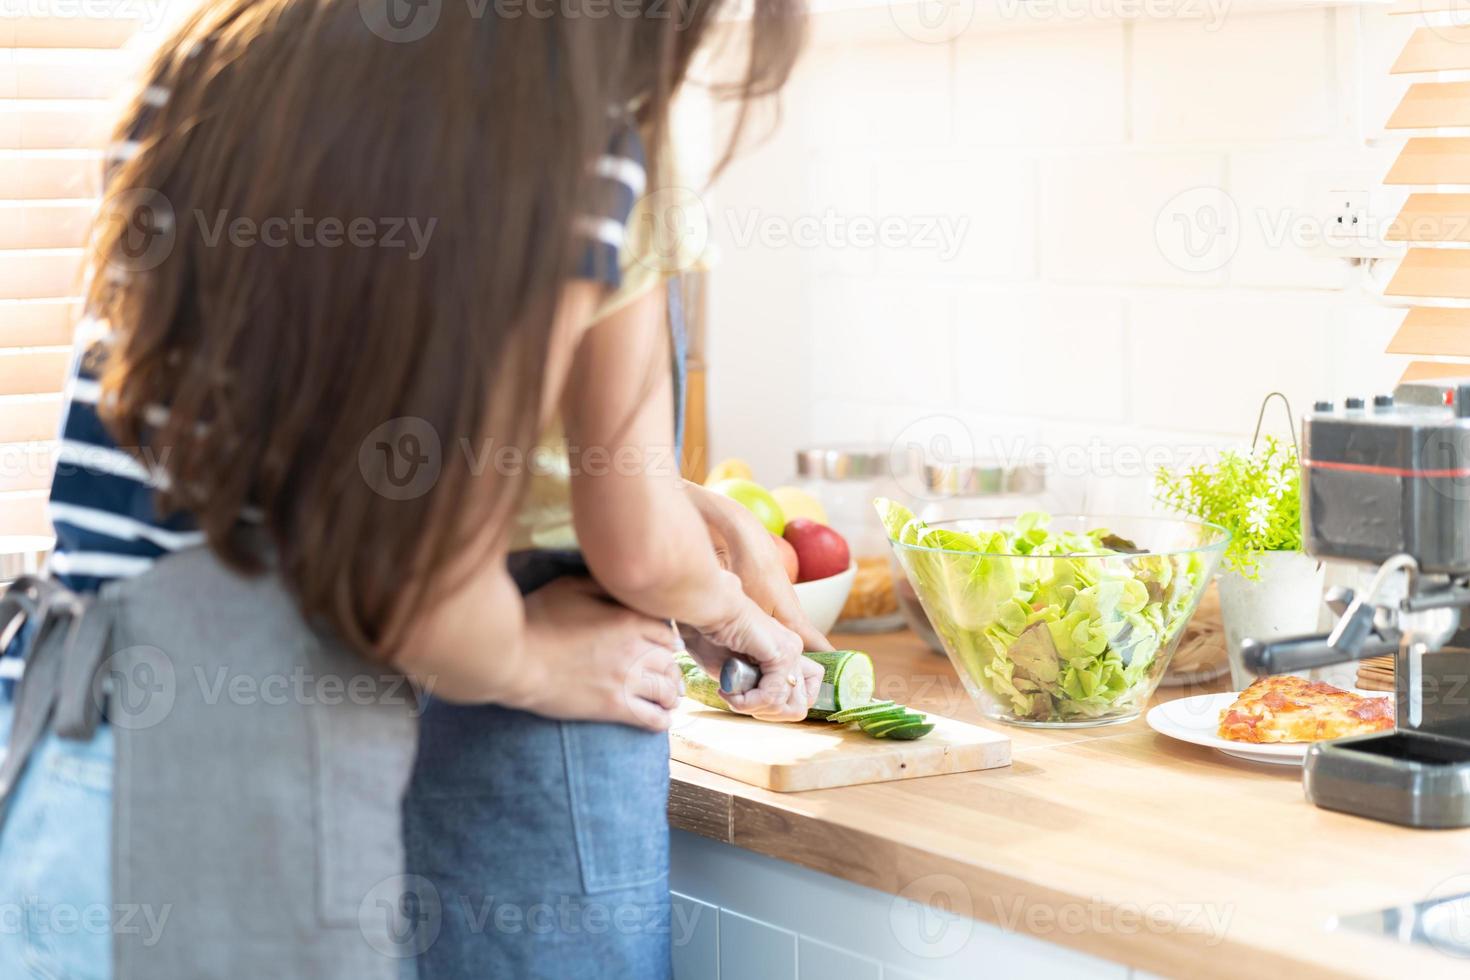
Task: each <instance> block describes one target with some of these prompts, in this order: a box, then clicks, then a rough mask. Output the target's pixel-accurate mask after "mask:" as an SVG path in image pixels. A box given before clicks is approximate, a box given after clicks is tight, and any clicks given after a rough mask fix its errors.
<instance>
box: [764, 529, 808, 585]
mask: <svg viewBox="0 0 1470 980" xmlns="http://www.w3.org/2000/svg"><path fill="white" fill-rule="evenodd" d="M771 540H773V541H775V542H776V550H777V551H779V552H781V564H782V565H784V566H786V577H787V578H789V579H790V580H791V581H793V582H795V581H796V576H797V574H798V570H799V569H800V567H801V566H800V563H798V562H797V560H796V549H795V548H793V547H791V542H790V541H787V540H786V539H785V538H783V537H781V536H780V535H779V534H773V535H771Z"/></svg>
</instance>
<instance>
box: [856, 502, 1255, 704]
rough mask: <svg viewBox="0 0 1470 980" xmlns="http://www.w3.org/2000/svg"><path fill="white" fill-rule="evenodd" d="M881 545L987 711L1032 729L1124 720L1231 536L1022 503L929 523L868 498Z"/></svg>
mask: <svg viewBox="0 0 1470 980" xmlns="http://www.w3.org/2000/svg"><path fill="white" fill-rule="evenodd" d="M879 509H880V511H881V512H883V517H884V523H885V526H887V527H888V529H889V544H890V545H891V547H892V548H893V552H894V556H895V558H896V559H897V560H898V563H899V564H900V565H901V566H902V568H903V571H904V575H905V576H906V577H907V579H908V582H909V584H910V585H912V586H913V590H914V592H915V594H916V595H917V596H918V599H919V602H920V604H921V605H922V606H923V609H924V612H925V613H926V614H927V616H928V618H929V622H930V623H931V624H932V625H933V627H934V631H935V633H937V634H938V636H939V640H940V642H941V643H942V644H943V645H944V650H945V653H946V654H948V656H949V659H950V662H951V663H952V664H953V665H954V668H955V671H956V672H957V673H958V674H959V677H960V682H961V683H962V684H963V685H964V687H965V690H966V691H967V692H968V693H969V695H970V697H971V698H972V699H973V700H974V702H975V704H976V705H977V706H978V707H979V708H980V710H981V712H982V713H984V714H985V716H986V717H988V718H993V719H995V720H997V721H1004V722H1008V723H1010V724H1015V725H1026V726H1033V727H1041V728H1075V727H1087V726H1092V725H1105V724H1111V723H1114V722H1121V721H1127V720H1129V719H1132V718H1136V717H1137V716H1138V715H1139V714H1140V713H1141V712H1142V711H1143V709H1144V707H1145V706H1146V705H1147V703H1148V700H1149V698H1151V697H1152V696H1153V693H1154V690H1155V689H1156V688H1157V687H1158V685H1159V681H1160V680H1161V679H1162V678H1163V676H1164V671H1165V670H1166V669H1167V668H1168V666H1169V659H1170V658H1171V657H1172V656H1173V655H1174V650H1175V648H1176V647H1177V646H1178V645H1179V640H1180V638H1181V637H1182V636H1183V635H1184V628H1185V626H1186V625H1187V624H1188V623H1189V618H1190V616H1192V615H1193V614H1194V609H1195V606H1196V605H1198V603H1199V599H1200V595H1201V594H1202V593H1203V592H1204V589H1205V586H1206V585H1208V584H1209V582H1210V579H1211V578H1212V577H1213V575H1214V573H1215V567H1216V565H1217V564H1218V563H1219V560H1220V555H1221V554H1222V553H1223V552H1224V550H1225V545H1226V543H1227V542H1228V541H1229V539H1230V534H1229V532H1228V531H1226V530H1225V529H1224V528H1221V527H1217V526H1216V525H1213V524H1202V523H1197V522H1194V521H1186V520H1171V519H1165V518H1147V517H1116V516H1096V515H1088V516H1072V517H1058V518H1049V517H1047V516H1046V515H1044V514H1026V515H1022V516H1021V517H1018V518H1014V519H999V520H996V519H984V520H960V521H943V522H937V523H935V524H932V525H926V524H925V523H924V522H922V521H920V520H918V519H917V518H914V517H913V515H912V514H911V513H909V512H908V511H907V510H905V509H904V508H902V507H900V506H898V505H896V504H892V503H891V502H883V503H880V508H879Z"/></svg>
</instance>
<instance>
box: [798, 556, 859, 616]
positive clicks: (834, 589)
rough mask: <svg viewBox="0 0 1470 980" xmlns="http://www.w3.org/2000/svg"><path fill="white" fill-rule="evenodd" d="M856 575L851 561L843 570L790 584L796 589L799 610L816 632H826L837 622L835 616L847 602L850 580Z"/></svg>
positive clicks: (855, 567) (854, 566)
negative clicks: (808, 580)
mask: <svg viewBox="0 0 1470 980" xmlns="http://www.w3.org/2000/svg"><path fill="white" fill-rule="evenodd" d="M856 576H857V562H853V563H852V564H850V565H848V566H847V571H845V572H838V573H837V574H836V575H828V576H827V577H826V578H818V579H812V580H811V581H810V582H797V583H796V584H795V585H793V586H792V588H793V589H795V590H796V599H797V601H798V602H800V603H801V611H802V612H804V613H806V618H807V619H809V620H811V623H812V625H813V626H815V627H816V628H817V631H818V632H821V633H826V632H827V631H828V630H830V629H831V628H832V624H833V623H835V622H837V617H838V615H839V614H840V613H841V612H842V607H843V605H845V604H846V602H847V594H848V593H849V592H851V591H852V580H853V579H854V578H855V577H856Z"/></svg>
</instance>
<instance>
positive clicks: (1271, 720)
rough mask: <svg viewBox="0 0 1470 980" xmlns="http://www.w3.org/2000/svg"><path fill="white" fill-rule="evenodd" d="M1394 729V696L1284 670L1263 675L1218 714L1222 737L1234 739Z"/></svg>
mask: <svg viewBox="0 0 1470 980" xmlns="http://www.w3.org/2000/svg"><path fill="white" fill-rule="evenodd" d="M1391 728H1393V699H1392V698H1365V697H1362V696H1360V695H1357V694H1354V693H1352V692H1351V691H1344V690H1342V689H1341V688H1337V687H1333V686H1332V685H1331V684H1323V683H1321V682H1320V681H1309V680H1307V679H1305V678H1303V677H1293V676H1291V675H1289V674H1281V675H1278V676H1275V677H1262V678H1261V679H1260V680H1258V681H1256V682H1255V683H1254V684H1252V685H1251V686H1250V687H1248V688H1246V689H1245V690H1244V691H1241V692H1240V697H1238V698H1236V700H1235V703H1234V704H1232V705H1231V706H1230V707H1228V708H1226V709H1225V710H1224V711H1222V712H1220V728H1219V735H1220V737H1221V738H1225V739H1229V740H1230V741H1232V742H1257V743H1261V742H1320V741H1323V740H1325V739H1330V738H1342V737H1343V736H1345V735H1367V734H1369V733H1370V732H1383V731H1388V730H1389V729H1391Z"/></svg>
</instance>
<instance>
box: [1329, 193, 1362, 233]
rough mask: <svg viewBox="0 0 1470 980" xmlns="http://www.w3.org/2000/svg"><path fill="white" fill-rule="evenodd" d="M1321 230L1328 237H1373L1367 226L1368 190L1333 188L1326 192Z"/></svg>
mask: <svg viewBox="0 0 1470 980" xmlns="http://www.w3.org/2000/svg"><path fill="white" fill-rule="evenodd" d="M1323 217H1324V218H1325V219H1326V220H1325V221H1324V222H1323V227H1322V232H1323V234H1324V235H1325V236H1326V237H1327V238H1329V239H1338V240H1352V239H1367V238H1371V237H1373V233H1372V230H1371V229H1370V228H1369V226H1368V192H1367V191H1365V190H1333V191H1328V192H1327V209H1326V211H1325V213H1324V215H1323Z"/></svg>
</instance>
